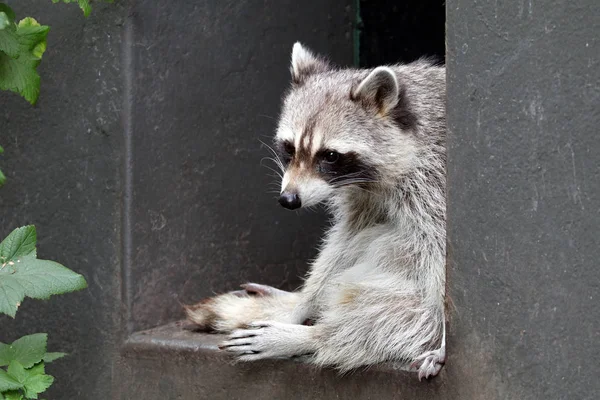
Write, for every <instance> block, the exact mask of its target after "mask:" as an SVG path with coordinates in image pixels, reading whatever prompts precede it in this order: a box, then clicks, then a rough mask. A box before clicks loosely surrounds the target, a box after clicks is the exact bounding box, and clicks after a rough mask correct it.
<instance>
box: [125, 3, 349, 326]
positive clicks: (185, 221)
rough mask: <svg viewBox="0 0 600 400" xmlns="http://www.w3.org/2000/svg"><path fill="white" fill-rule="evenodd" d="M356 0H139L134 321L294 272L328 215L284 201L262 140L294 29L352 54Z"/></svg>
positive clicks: (283, 83)
mask: <svg viewBox="0 0 600 400" xmlns="http://www.w3.org/2000/svg"><path fill="white" fill-rule="evenodd" d="M348 3H349V2H348V1H346V0H335V1H328V2H319V1H303V2H298V1H287V0H286V1H279V0H278V1H274V0H272V1H270V0H265V1H235V2H222V1H206V2H198V1H178V2H177V6H176V7H175V6H174V3H173V2H172V1H169V0H159V1H156V0H152V1H139V2H136V3H135V4H134V5H133V7H132V13H131V19H130V20H129V21H128V23H130V24H131V26H130V29H131V33H130V35H131V46H132V50H131V59H132V68H131V70H132V77H131V87H132V94H131V96H132V97H131V99H132V107H131V119H132V120H131V125H132V128H131V140H132V146H131V164H132V190H133V192H132V214H131V215H132V222H131V224H132V242H131V250H130V251H131V261H130V265H131V272H130V274H131V276H130V277H129V279H130V282H131V289H130V296H131V297H130V299H129V304H130V307H131V311H132V316H131V318H130V322H131V324H130V326H129V327H130V329H133V330H139V329H144V328H148V327H151V326H156V325H160V324H163V323H165V322H168V321H172V320H174V319H177V318H181V317H182V316H183V314H182V308H181V304H180V302H184V303H185V302H192V301H198V300H199V299H201V298H202V297H207V296H211V295H212V294H213V293H214V292H218V291H224V290H230V289H234V288H237V287H238V285H239V284H240V283H243V282H245V281H248V280H259V281H263V282H266V283H268V284H272V285H275V286H278V287H282V288H284V289H295V288H296V287H298V286H299V284H300V282H301V281H300V278H299V276H301V275H302V274H303V272H304V271H305V269H306V263H307V260H308V259H309V258H311V257H312V256H314V254H315V250H314V249H315V245H316V244H317V243H318V240H319V235H320V232H321V229H320V227H321V226H322V223H323V221H324V218H323V216H322V215H319V214H315V213H310V212H306V211H304V212H299V213H291V212H289V211H286V210H284V209H282V208H281V207H280V206H279V205H278V204H277V196H276V194H275V193H274V191H275V192H276V191H277V190H278V181H277V180H276V179H275V178H274V177H273V175H274V174H273V173H271V171H270V170H269V169H268V168H267V167H266V166H270V167H274V165H273V164H272V163H270V162H269V161H267V160H263V158H264V157H266V156H269V155H270V154H269V152H268V151H267V149H266V148H265V147H264V146H262V145H261V142H260V141H261V140H262V141H264V142H266V143H270V142H271V138H272V135H273V134H274V131H275V123H276V118H277V115H278V112H279V105H280V101H281V97H282V95H283V92H284V90H286V89H287V87H288V85H289V81H290V78H289V59H290V54H291V49H292V44H293V43H294V42H295V41H296V40H301V41H303V42H305V43H306V44H307V45H308V46H311V47H313V48H314V49H315V50H316V51H320V52H323V53H325V54H328V55H329V56H330V57H331V59H332V60H333V61H335V62H339V63H344V64H349V63H351V62H352V42H351V35H350V33H351V18H352V17H353V14H352V11H351V9H350V8H349V7H348ZM261 160H262V161H261ZM261 164H262V165H261Z"/></svg>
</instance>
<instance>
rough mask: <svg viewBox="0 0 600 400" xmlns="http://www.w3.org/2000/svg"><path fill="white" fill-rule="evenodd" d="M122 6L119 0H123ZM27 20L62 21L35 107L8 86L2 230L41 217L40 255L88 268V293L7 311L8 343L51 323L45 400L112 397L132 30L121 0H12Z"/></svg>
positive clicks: (4, 337)
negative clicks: (124, 109)
mask: <svg viewBox="0 0 600 400" xmlns="http://www.w3.org/2000/svg"><path fill="white" fill-rule="evenodd" d="M117 3H118V2H117ZM9 4H10V6H11V7H13V8H14V10H15V12H16V14H17V17H21V18H22V17H26V16H33V17H35V18H36V19H37V20H38V21H39V22H40V23H43V24H48V25H50V26H51V30H50V33H49V35H48V49H47V51H46V53H45V54H44V58H43V61H42V63H41V65H40V67H39V73H40V75H41V77H42V84H41V95H40V98H39V101H38V104H37V105H36V106H35V107H32V106H30V105H29V104H28V103H27V102H26V101H25V100H23V99H22V98H20V97H19V96H17V95H16V94H12V93H9V92H0V144H1V145H2V146H3V147H4V149H5V153H4V154H3V155H2V156H1V157H0V165H1V167H0V168H2V170H3V171H4V173H5V174H6V175H7V177H8V182H7V184H6V185H5V186H4V187H3V188H0V237H2V238H3V237H4V236H6V235H7V234H8V233H9V232H10V231H11V230H12V229H13V228H16V227H18V226H21V225H25V224H35V225H36V227H37V230H38V255H39V257H40V258H45V259H51V260H57V261H59V262H61V263H63V264H64V265H66V266H68V267H70V268H72V269H73V270H75V271H77V272H79V273H81V274H83V275H84V276H85V277H86V278H87V281H88V283H89V288H88V289H86V290H85V291H82V292H78V293H73V294H69V295H65V296H57V297H53V298H51V300H49V301H36V300H31V299H26V300H25V301H24V302H23V306H22V307H21V308H20V310H19V312H18V313H17V317H16V319H15V320H12V319H10V318H7V317H4V316H0V341H12V340H13V339H16V338H17V337H20V336H22V335H25V334H31V333H35V332H48V334H49V348H50V350H51V351H65V352H68V353H69V356H68V358H65V359H64V360H60V361H56V362H55V363H53V364H52V365H50V366H48V368H47V371H48V373H50V374H52V375H54V376H55V377H56V383H55V384H54V386H53V387H52V388H51V389H50V390H49V391H48V393H47V396H46V394H44V397H45V398H51V399H68V398H71V399H73V398H77V399H101V398H105V393H106V390H107V388H109V387H110V381H111V372H112V371H111V368H110V365H111V364H110V363H111V360H112V358H113V355H114V354H115V350H116V349H118V343H119V326H120V314H121V313H120V295H119V293H120V292H119V287H120V282H119V252H120V233H119V231H120V222H119V221H120V211H119V209H120V170H121V168H120V157H121V150H120V149H121V142H122V133H121V122H120V118H121V116H120V111H121V94H122V79H121V61H120V57H121V29H122V24H123V21H124V18H123V15H124V14H125V12H124V9H123V7H122V6H121V5H119V4H112V5H106V6H104V5H101V4H96V5H95V6H94V11H93V13H92V15H91V16H90V17H89V18H87V19H86V18H84V17H83V14H82V12H81V10H80V9H79V8H78V7H77V5H75V4H52V2H50V1H31V0H19V1H9Z"/></svg>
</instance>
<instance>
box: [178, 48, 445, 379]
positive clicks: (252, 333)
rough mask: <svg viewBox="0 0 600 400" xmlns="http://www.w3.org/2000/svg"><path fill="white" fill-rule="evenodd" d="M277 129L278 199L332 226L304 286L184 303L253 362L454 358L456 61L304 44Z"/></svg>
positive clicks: (417, 363) (429, 364)
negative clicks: (449, 101)
mask: <svg viewBox="0 0 600 400" xmlns="http://www.w3.org/2000/svg"><path fill="white" fill-rule="evenodd" d="M291 75H292V85H291V88H290V90H289V92H288V93H287V94H286V96H285V99H284V103H283V109H282V112H281V117H280V120H279V126H278V129H277V133H276V136H275V146H274V148H275V151H276V152H277V155H278V158H277V160H278V164H279V167H280V168H281V170H282V174H283V176H282V182H281V196H280V198H279V203H280V204H281V205H282V206H283V207H285V208H288V209H292V210H293V209H298V208H301V207H310V206H314V205H316V204H319V203H322V204H325V206H326V207H327V208H328V210H329V211H330V213H331V216H332V222H333V223H332V226H331V228H330V229H329V230H328V232H327V233H326V235H325V238H324V240H323V243H322V246H321V250H320V254H319V255H318V257H317V258H316V260H315V261H314V262H313V263H312V266H311V268H310V271H309V273H308V276H307V277H306V280H305V282H304V285H303V287H302V288H301V290H299V291H297V292H285V291H282V290H279V289H275V288H273V287H269V286H266V285H259V284H255V283H249V284H245V285H242V289H243V290H240V291H235V292H231V293H226V294H223V295H220V296H217V297H214V298H210V299H206V300H204V301H202V302H201V303H199V304H196V305H193V306H188V307H186V311H187V315H188V319H189V320H190V321H191V322H193V323H194V324H197V325H198V326H199V327H202V328H207V329H212V330H215V331H218V332H227V333H229V336H228V337H227V339H226V340H225V341H224V342H223V343H222V344H221V345H220V346H219V347H220V349H222V350H223V351H226V352H229V353H232V354H233V355H235V356H236V358H237V359H239V360H242V361H253V360H259V359H264V358H276V357H291V356H304V357H305V358H306V359H307V360H308V361H310V362H312V363H314V364H316V365H319V366H332V367H336V368H338V369H339V370H340V371H342V372H345V371H349V370H352V369H355V368H358V367H361V366H369V365H373V364H379V363H383V362H392V363H396V364H400V365H402V366H404V367H406V368H409V369H410V370H414V371H416V372H418V378H419V380H421V379H422V378H429V377H430V376H435V375H437V374H438V372H439V371H440V370H441V368H442V366H443V365H444V362H445V358H446V312H445V281H446V273H445V256H446V226H445V216H446V200H445V186H446V175H445V172H446V171H445V169H446V151H445V139H446V118H445V115H446V114H445V68H444V67H441V66H436V65H435V64H434V63H432V62H430V61H428V60H419V61H416V62H414V63H411V64H406V65H392V66H381V67H377V68H374V69H351V68H348V69H339V68H337V67H334V66H333V65H331V64H330V63H329V62H328V61H327V60H325V59H324V58H322V57H321V56H317V55H315V54H314V53H312V52H311V51H310V50H308V49H306V48H305V47H303V46H302V45H301V44H300V43H296V44H294V46H293V51H292V62H291Z"/></svg>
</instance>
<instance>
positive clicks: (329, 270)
mask: <svg viewBox="0 0 600 400" xmlns="http://www.w3.org/2000/svg"><path fill="white" fill-rule="evenodd" d="M348 248H349V246H348V237H347V233H346V231H345V230H343V229H335V228H334V229H332V230H331V231H330V232H328V234H327V237H326V238H325V240H324V244H323V246H322V248H321V252H320V253H319V255H318V257H317V258H316V260H315V261H314V262H313V263H312V265H311V266H310V269H309V272H308V275H307V277H306V281H305V282H304V285H303V286H302V289H301V294H302V296H301V297H300V298H299V301H298V304H297V306H296V307H295V309H294V311H293V313H292V318H291V323H293V324H302V323H303V322H304V321H306V320H307V319H313V318H315V317H316V316H317V314H318V313H319V309H320V308H322V307H321V305H322V302H323V295H324V291H325V288H326V287H327V285H328V284H329V283H330V282H331V280H332V279H333V278H334V277H335V276H337V275H339V274H340V273H341V272H343V271H344V270H345V269H347V268H348V267H349V266H351V265H352V264H353V262H354V261H355V257H354V258H353V257H350V256H349V254H348V253H349V250H348Z"/></svg>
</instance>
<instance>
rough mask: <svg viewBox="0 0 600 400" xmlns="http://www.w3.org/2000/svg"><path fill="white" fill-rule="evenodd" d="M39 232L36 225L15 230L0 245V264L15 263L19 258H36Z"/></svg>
mask: <svg viewBox="0 0 600 400" xmlns="http://www.w3.org/2000/svg"><path fill="white" fill-rule="evenodd" d="M36 242H37V232H36V230H35V226H34V225H26V226H22V227H20V228H17V229H15V230H13V231H12V232H11V233H10V234H9V235H8V236H7V237H6V238H5V239H4V240H3V241H2V243H0V262H2V264H4V263H9V262H13V263H14V262H15V261H17V260H18V258H19V257H24V256H29V255H33V256H34V257H35V244H36Z"/></svg>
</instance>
